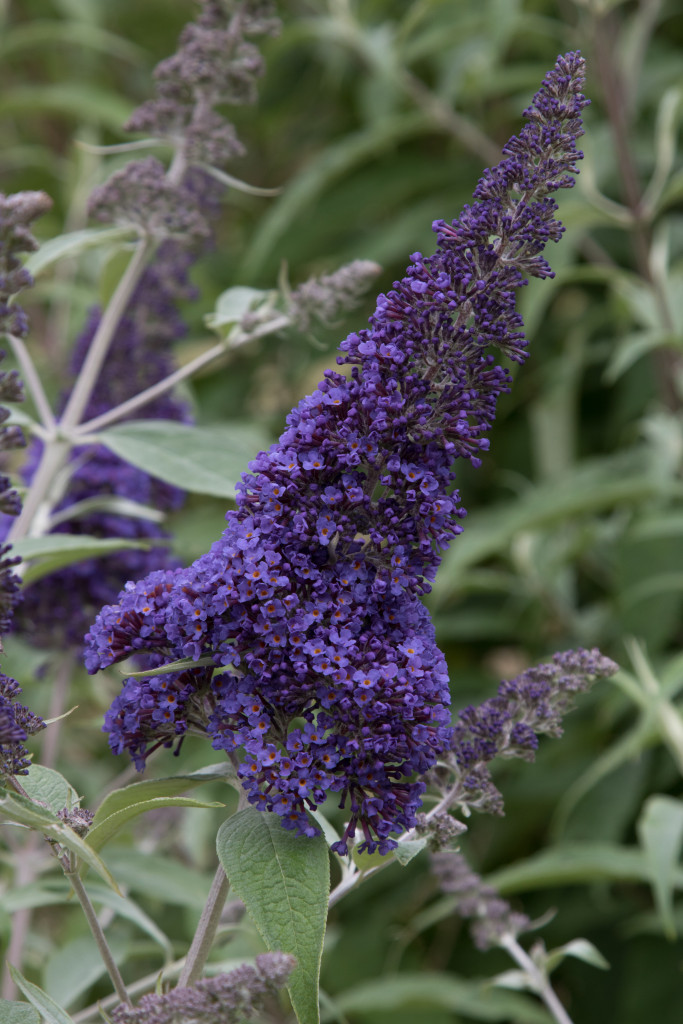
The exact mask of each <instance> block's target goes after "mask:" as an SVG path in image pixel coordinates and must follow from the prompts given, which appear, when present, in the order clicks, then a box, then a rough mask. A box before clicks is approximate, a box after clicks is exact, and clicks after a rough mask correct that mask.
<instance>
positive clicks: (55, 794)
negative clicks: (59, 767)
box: [21, 764, 78, 814]
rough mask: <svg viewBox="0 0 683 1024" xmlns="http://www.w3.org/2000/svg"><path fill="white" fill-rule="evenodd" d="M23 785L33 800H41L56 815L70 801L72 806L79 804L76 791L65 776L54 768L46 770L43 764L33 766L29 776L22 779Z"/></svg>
mask: <svg viewBox="0 0 683 1024" xmlns="http://www.w3.org/2000/svg"><path fill="white" fill-rule="evenodd" d="M21 785H22V787H23V789H25V790H26V792H27V793H28V795H29V796H30V797H31V799H32V800H40V801H42V803H44V804H47V806H48V807H49V808H50V810H51V811H54V813H55V814H56V813H57V811H61V810H62V808H64V807H66V806H67V805H68V804H69V801H71V802H72V804H73V803H77V802H78V797H77V795H76V792H75V790H74V789H73V787H72V786H70V785H69V783H68V782H67V780H66V779H65V778H64V776H63V775H60V774H59V772H56V771H55V770H54V768H46V767H45V766H44V765H42V764H32V765H31V766H30V768H29V770H28V775H26V776H25V777H24V778H22V780H21ZM74 798H75V799H74Z"/></svg>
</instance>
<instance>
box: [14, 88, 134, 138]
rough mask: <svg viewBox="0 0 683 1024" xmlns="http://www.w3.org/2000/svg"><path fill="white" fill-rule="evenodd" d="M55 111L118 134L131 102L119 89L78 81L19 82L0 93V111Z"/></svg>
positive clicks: (47, 112)
mask: <svg viewBox="0 0 683 1024" xmlns="http://www.w3.org/2000/svg"><path fill="white" fill-rule="evenodd" d="M24 113H29V114H30V115H31V116H32V117H35V116H36V115H37V114H39V113H42V114H57V115H58V116H60V117H67V118H69V120H70V121H71V122H73V121H79V122H80V121H86V122H87V123H88V124H95V125H101V126H102V127H106V128H110V129H111V130H112V131H114V132H116V133H117V134H120V133H121V126H122V125H123V124H125V122H126V121H127V120H128V118H129V117H130V113H131V106H130V103H129V102H127V101H126V100H122V99H121V97H120V96H119V95H118V93H116V92H113V91H110V90H108V89H102V88H98V87H97V86H96V85H94V84H93V83H92V82H90V83H89V85H88V88H87V89H84V88H83V86H82V85H81V83H78V82H63V83H59V82H50V83H49V84H46V85H22V86H17V87H16V88H14V89H4V90H3V92H2V93H0V114H2V115H3V116H4V115H6V114H11V115H19V114H24Z"/></svg>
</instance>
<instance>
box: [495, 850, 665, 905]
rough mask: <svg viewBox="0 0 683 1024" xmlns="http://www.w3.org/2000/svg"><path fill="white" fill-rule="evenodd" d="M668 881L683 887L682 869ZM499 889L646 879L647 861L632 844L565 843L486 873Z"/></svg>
mask: <svg viewBox="0 0 683 1024" xmlns="http://www.w3.org/2000/svg"><path fill="white" fill-rule="evenodd" d="M671 879H672V884H673V885H675V887H676V888H677V889H683V869H681V868H677V869H676V870H675V871H674V872H673V873H672V876H671ZM486 881H487V883H488V884H489V885H492V886H493V887H494V888H495V889H498V891H499V892H501V893H504V894H505V895H508V894H509V893H513V892H530V891H533V890H534V889H545V888H548V887H549V886H554V885H584V884H586V883H587V882H650V881H651V874H650V865H649V864H648V862H647V859H646V857H645V854H644V853H643V852H642V851H641V850H639V849H637V848H636V847H634V846H617V845H615V844H613V843H579V842H574V843H565V844H563V845H562V846H554V847H551V848H550V849H548V850H542V851H541V852H540V853H537V854H534V855H533V856H531V857H527V858H526V859H525V860H521V861H516V862H515V863H514V864H510V865H508V866H507V867H504V868H501V869H500V870H499V871H494V873H493V874H491V875H487V876H486Z"/></svg>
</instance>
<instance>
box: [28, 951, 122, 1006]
mask: <svg viewBox="0 0 683 1024" xmlns="http://www.w3.org/2000/svg"><path fill="white" fill-rule="evenodd" d="M107 942H108V944H109V948H110V950H111V952H112V955H113V957H114V960H115V961H116V963H117V965H118V966H119V967H120V966H121V964H122V963H123V962H124V961H125V960H126V959H127V957H128V956H129V955H130V953H129V951H130V945H131V944H130V942H128V941H126V940H122V939H121V937H120V936H118V937H117V936H116V935H112V936H108V937H107ZM106 974H107V968H106V966H105V964H104V963H103V961H102V956H101V954H100V951H99V949H98V948H97V945H96V944H95V943H94V942H93V940H92V936H91V935H79V936H77V937H76V938H74V939H71V940H67V941H66V942H64V943H63V944H60V945H59V946H57V948H56V949H55V950H54V951H53V952H52V953H51V955H50V956H49V957H48V960H47V963H46V964H45V967H44V971H43V977H42V981H43V984H44V985H45V988H46V989H47V991H48V993H49V994H50V996H51V997H52V998H53V999H55V1000H56V1001H57V1002H58V1003H60V1004H62V1005H63V1006H65V1007H66V1006H68V1007H72V1006H73V1005H74V1004H75V1003H77V1001H78V999H79V998H80V996H82V995H83V994H84V993H85V992H87V991H88V989H89V988H90V987H91V985H94V984H95V983H96V982H98V981H99V980H100V978H104V977H105V976H106Z"/></svg>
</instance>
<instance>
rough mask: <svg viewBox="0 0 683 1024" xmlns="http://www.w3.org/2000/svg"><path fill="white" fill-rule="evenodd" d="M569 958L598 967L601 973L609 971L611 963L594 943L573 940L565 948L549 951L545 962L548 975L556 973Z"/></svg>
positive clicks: (558, 947)
mask: <svg viewBox="0 0 683 1024" xmlns="http://www.w3.org/2000/svg"><path fill="white" fill-rule="evenodd" d="M567 956H572V957H574V959H575V960H583V962H584V963H586V964H590V965H591V967H598V968H599V969H600V970H601V971H608V970H609V963H608V962H607V960H605V958H604V956H603V955H602V953H601V952H600V950H599V949H597V947H596V946H594V945H593V943H592V942H589V941H588V939H572V941H571V942H566V943H565V944H564V946H557V947H556V948H555V949H550V950H548V955H547V957H546V961H545V962H546V967H547V969H548V973H550V971H554V970H555V968H556V967H557V966H558V964H561V963H562V961H563V960H564V958H565V957H567Z"/></svg>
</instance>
